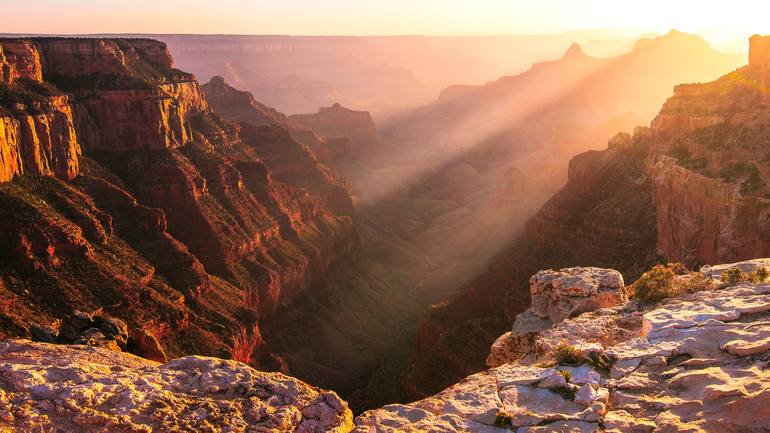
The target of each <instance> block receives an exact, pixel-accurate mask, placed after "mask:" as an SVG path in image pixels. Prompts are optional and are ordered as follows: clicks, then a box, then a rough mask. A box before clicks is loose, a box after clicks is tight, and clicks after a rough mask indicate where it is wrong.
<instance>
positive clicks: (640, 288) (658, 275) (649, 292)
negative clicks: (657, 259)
mask: <svg viewBox="0 0 770 433" xmlns="http://www.w3.org/2000/svg"><path fill="white" fill-rule="evenodd" d="M675 277H676V272H674V270H672V269H671V267H669V266H667V265H655V266H654V267H653V268H652V269H650V270H649V271H647V272H645V273H644V274H643V275H642V276H641V277H639V279H638V280H636V281H635V282H634V284H633V285H632V287H633V293H634V295H633V296H634V298H636V299H639V300H640V301H643V302H657V301H660V300H662V299H665V298H670V297H672V296H675V295H676V292H675V288H674V278H675Z"/></svg>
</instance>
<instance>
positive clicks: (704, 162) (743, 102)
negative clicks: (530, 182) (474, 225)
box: [403, 36, 770, 396]
mask: <svg viewBox="0 0 770 433" xmlns="http://www.w3.org/2000/svg"><path fill="white" fill-rule="evenodd" d="M767 44H768V42H767V38H765V37H758V36H755V37H753V38H752V39H751V55H750V64H749V65H748V66H745V67H742V68H740V69H737V70H735V71H733V72H731V73H729V74H727V75H725V76H723V77H721V78H719V79H717V80H716V81H713V82H709V83H703V84H684V85H679V86H677V87H676V89H675V91H674V95H673V96H672V97H671V98H669V99H668V100H667V101H666V103H665V104H664V105H663V107H662V108H661V110H660V112H659V114H658V115H657V116H656V117H655V119H654V120H653V121H652V123H651V126H650V127H649V128H637V129H636V130H635V132H634V134H633V135H632V136H631V135H628V134H619V135H617V136H616V137H614V138H613V139H612V140H610V142H609V146H608V148H607V149H606V150H603V151H590V152H587V153H584V154H581V155H578V156H576V157H574V158H573V159H572V161H571V162H570V168H569V180H568V182H567V185H566V186H564V187H563V188H562V189H561V190H560V191H559V192H558V193H557V194H556V195H555V196H554V197H553V198H551V200H550V201H549V202H548V203H546V205H545V206H543V208H542V209H540V211H539V212H538V213H537V214H536V215H535V216H534V217H533V218H532V219H530V221H529V222H528V223H527V226H526V228H525V229H524V230H523V232H522V233H521V234H520V235H519V237H518V238H517V239H516V240H515V241H514V242H513V243H512V244H511V246H510V248H508V249H507V250H505V251H503V252H502V253H500V255H499V256H498V257H497V259H496V260H495V261H494V262H493V264H492V265H491V266H490V268H489V270H488V271H487V272H486V273H485V274H484V275H482V276H481V277H479V278H478V279H477V280H476V281H475V282H474V283H472V284H470V285H469V286H468V287H467V289H466V290H465V291H464V292H463V294H462V295H460V296H459V297H458V298H457V299H454V300H451V301H448V302H446V303H445V304H443V305H439V306H437V307H436V308H435V310H434V311H431V312H429V313H428V314H427V315H426V316H425V317H424V318H423V320H422V322H421V325H420V329H419V331H418V339H417V341H416V343H415V350H414V352H413V355H412V359H413V366H414V367H412V368H410V369H409V370H408V371H409V372H408V373H406V374H405V375H404V379H403V382H404V384H405V385H404V386H405V387H406V389H410V390H411V392H412V393H413V395H414V396H424V395H427V394H430V393H432V392H435V391H436V390H437V389H439V388H440V387H441V386H442V385H443V386H445V385H447V384H449V383H451V382H452V381H454V380H456V379H457V378H458V377H462V376H463V375H465V374H469V373H471V372H473V371H478V370H479V369H480V368H482V367H483V359H484V354H483V352H482V350H483V347H484V346H485V345H487V344H488V343H491V341H492V339H493V338H494V335H496V334H499V332H500V331H501V330H502V329H504V327H505V326H506V325H507V324H508V323H510V321H512V320H513V317H514V316H515V314H517V313H519V312H521V311H523V310H524V309H525V308H526V307H527V306H528V304H529V299H528V296H527V278H528V276H529V275H530V274H532V273H534V272H535V271H536V270H538V269H545V268H557V267H565V266H573V265H577V264H583V265H595V266H607V267H613V268H616V269H618V270H620V271H621V272H622V273H623V275H624V276H625V277H626V279H627V280H633V279H634V278H636V277H637V276H638V275H639V274H640V272H641V271H642V270H644V269H645V268H646V266H648V265H650V264H652V263H654V262H656V261H671V262H683V263H685V264H686V265H688V266H691V267H692V266H700V265H705V264H709V263H719V262H729V261H736V260H742V259H747V258H751V257H757V256H763V255H767V253H768V236H767V233H768V225H767V224H768V223H767V221H768V216H770V213H768V207H769V205H770V195H768V172H767V170H766V169H765V167H764V165H763V161H766V158H767V150H766V149H765V145H764V143H765V142H766V140H767V132H766V131H768V126H769V125H770V118H768V116H767V114H766V112H767V109H766V108H767V101H768V99H767V86H766V84H765V83H767V79H768V77H770V75H768V72H767V71H768V69H767V67H766V65H767V59H768V50H767V49H766V46H767ZM500 304H503V305H504V308H503V309H501V308H500ZM501 310H505V314H503V312H502V311H501ZM468 341H474V342H475V343H474V345H473V346H469V345H468V343H467V342H468ZM460 347H463V348H464V349H463V351H460V350H459V348H460ZM469 347H470V349H469ZM474 347H475V349H474ZM461 353H462V354H461ZM436 371H454V373H450V374H448V375H447V377H444V378H441V377H438V376H437V375H436V374H435V373H434V372H436Z"/></svg>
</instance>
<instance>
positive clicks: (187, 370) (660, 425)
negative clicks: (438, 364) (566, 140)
mask: <svg viewBox="0 0 770 433" xmlns="http://www.w3.org/2000/svg"><path fill="white" fill-rule="evenodd" d="M769 265H770V259H755V260H750V261H746V262H741V263H734V264H726V265H715V266H705V267H703V268H701V269H700V271H698V272H689V273H688V272H679V275H676V276H674V277H673V278H674V280H675V281H676V282H677V284H679V283H686V286H681V287H685V289H684V290H681V291H679V292H677V293H678V294H674V293H672V295H671V296H669V297H668V298H664V299H662V300H658V301H654V302H651V301H647V300H645V301H642V300H640V299H636V298H635V299H632V300H627V299H626V295H627V294H629V293H630V294H632V295H633V294H634V293H635V292H637V291H638V284H639V282H636V283H635V284H633V285H630V286H624V285H623V280H622V277H620V274H619V273H618V272H617V271H615V270H612V269H600V268H577V267H576V268H569V269H561V270H559V271H554V270H545V271H541V272H539V273H537V274H536V275H535V276H533V277H532V279H531V283H532V286H531V288H530V290H531V293H532V295H533V309H532V310H531V311H530V312H527V313H524V314H522V315H520V316H519V317H522V316H526V315H532V314H534V315H541V314H544V312H545V311H547V312H548V313H547V314H546V315H547V316H549V319H548V320H552V322H551V323H549V324H548V325H547V326H542V327H541V329H539V330H537V331H532V332H530V334H531V335H530V338H529V339H528V340H526V341H524V340H516V341H514V340H512V339H511V338H510V336H511V335H512V334H515V333H517V332H520V331H521V330H522V328H521V322H520V321H519V320H518V319H517V323H515V324H514V326H513V329H512V332H510V333H508V334H506V335H504V336H503V337H501V339H500V340H498V342H496V343H495V345H493V346H492V348H491V350H492V355H491V356H490V358H493V357H494V358H495V359H496V360H497V361H498V362H497V363H496V365H495V366H494V367H492V368H490V369H488V370H485V371H481V372H479V373H476V374H473V375H470V376H468V377H466V378H464V379H462V380H461V381H459V382H458V383H456V384H454V385H452V386H450V387H448V388H446V389H445V390H443V391H441V392H439V393H437V394H435V395H433V396H430V397H427V398H424V399H422V400H419V401H415V402H412V403H408V404H391V405H387V406H384V407H382V408H378V409H374V410H370V411H367V412H364V413H363V414H361V415H360V416H358V417H357V418H356V419H355V420H352V419H351V418H352V416H351V413H350V410H349V409H348V407H347V404H346V403H345V402H344V401H342V400H341V399H339V397H337V395H336V394H334V393H333V392H329V391H323V390H319V389H317V388H314V387H312V386H310V385H307V384H305V383H302V382H300V381H298V380H296V379H292V378H290V377H287V376H284V375H282V374H279V373H263V372H259V371H256V370H253V369H251V368H249V367H248V366H246V365H244V364H241V363H238V362H235V361H225V360H220V359H216V358H205V357H198V356H188V357H182V358H178V359H175V360H173V361H170V362H167V363H165V364H159V363H156V362H153V361H148V360H146V359H142V358H137V357H134V356H131V355H128V354H120V353H116V352H114V351H110V350H106V349H101V348H94V347H87V346H58V345H51V344H44V343H32V342H29V341H23V340H6V341H4V342H0V360H2V362H0V377H2V379H1V380H0V409H2V410H1V411H0V427H3V428H5V429H7V430H8V431H10V432H25V431H30V429H31V428H44V429H50V430H73V429H77V430H78V431H85V432H91V431H93V432H97V431H104V430H105V429H109V430H110V431H117V432H145V431H150V430H154V429H159V430H162V431H169V432H176V431H179V432H182V431H189V430H200V429H205V430H206V431H211V432H216V433H218V432H225V431H227V432H232V431H235V432H250V431H295V432H314V433H320V432H330V433H347V432H355V433H371V432H384V433H389V432H393V433H396V432H398V433H402V432H415V433H417V432H424V431H435V432H446V433H452V432H458V433H460V432H464V433H467V432H483V433H505V432H509V431H514V432H517V433H532V432H555V431H558V432H586V433H588V432H602V431H606V432H613V433H615V432H617V433H627V432H652V431H664V432H693V433H701V432H703V433H705V432H713V431H725V432H736V433H737V432H741V433H748V432H757V433H759V432H763V431H766V430H767V429H768V428H770V412H768V407H769V406H770V375H769V374H768V362H770V316H769V314H770V303H768V302H767V297H768V294H770V285H769V284H768V282H767V281H766V280H767V266H769ZM734 275H739V277H737V278H736V277H733V276H734ZM746 275H755V277H751V278H745V277H743V276H746ZM544 290H546V291H547V292H544ZM576 299H579V301H578V302H577V303H576V302H575V300H576ZM576 306H578V307H579V308H578V309H577V310H575V309H574V307H576ZM525 320H526V319H525ZM511 344H515V345H516V348H517V350H515V351H510V350H504V349H507V348H510V347H511V346H510V345H511Z"/></svg>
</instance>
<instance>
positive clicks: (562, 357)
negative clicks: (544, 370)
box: [554, 343, 587, 366]
mask: <svg viewBox="0 0 770 433" xmlns="http://www.w3.org/2000/svg"><path fill="white" fill-rule="evenodd" d="M554 358H555V360H556V363H557V364H561V365H572V366H578V365H580V364H584V363H585V362H586V361H587V357H586V356H585V355H584V354H583V352H581V351H580V349H578V348H577V347H575V346H572V345H570V344H567V343H562V344H560V345H559V347H557V348H556V351H555V353H554Z"/></svg>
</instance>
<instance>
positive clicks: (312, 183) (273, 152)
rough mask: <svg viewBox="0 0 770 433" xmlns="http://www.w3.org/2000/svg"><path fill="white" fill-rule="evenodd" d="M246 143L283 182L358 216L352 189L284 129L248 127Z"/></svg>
mask: <svg viewBox="0 0 770 433" xmlns="http://www.w3.org/2000/svg"><path fill="white" fill-rule="evenodd" d="M243 140H244V142H245V143H246V144H248V145H249V146H250V148H251V149H252V150H253V152H256V154H257V155H259V156H260V157H261V160H262V161H263V162H264V163H265V165H267V166H268V167H269V168H270V171H271V173H272V176H273V177H274V178H275V179H276V180H279V181H281V182H285V183H287V184H289V185H294V186H297V187H299V188H303V189H305V190H307V191H310V192H311V193H313V194H315V195H316V196H317V197H319V198H320V199H321V201H322V202H323V203H324V205H326V207H328V208H329V209H331V210H332V211H334V212H335V213H337V214H338V215H348V216H351V215H353V214H354V213H355V207H354V205H353V199H352V197H351V193H350V187H349V186H348V185H347V184H346V183H345V182H344V181H342V180H340V179H339V178H337V176H336V174H335V173H334V172H333V171H332V170H331V169H329V168H328V167H326V166H324V165H322V164H320V163H319V162H318V161H317V160H316V159H315V156H314V154H313V153H312V152H311V151H310V150H309V149H308V148H307V147H305V146H304V145H303V144H302V143H300V142H299V141H297V140H295V139H294V135H293V133H292V132H290V131H289V130H288V129H286V128H284V127H281V126H269V125H266V126H252V125H244V128H243Z"/></svg>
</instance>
